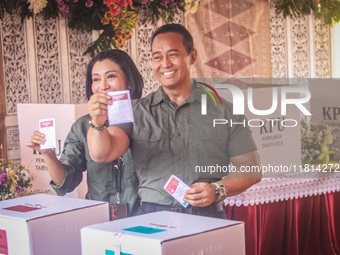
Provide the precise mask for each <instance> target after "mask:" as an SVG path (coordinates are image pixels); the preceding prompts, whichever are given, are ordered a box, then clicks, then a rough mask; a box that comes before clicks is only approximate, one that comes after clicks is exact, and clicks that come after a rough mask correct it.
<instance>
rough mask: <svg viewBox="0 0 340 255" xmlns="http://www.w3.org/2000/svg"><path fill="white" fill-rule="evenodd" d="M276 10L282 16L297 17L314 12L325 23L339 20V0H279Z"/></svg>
mask: <svg viewBox="0 0 340 255" xmlns="http://www.w3.org/2000/svg"><path fill="white" fill-rule="evenodd" d="M276 11H277V13H278V14H280V13H282V14H283V16H284V17H287V16H289V17H291V18H297V17H302V16H305V15H310V14H312V13H314V15H315V16H316V17H317V18H320V19H323V20H324V22H326V23H327V24H333V23H339V22H340V1H339V0H320V1H319V0H279V1H278V2H277V5H276Z"/></svg>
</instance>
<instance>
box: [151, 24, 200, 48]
mask: <svg viewBox="0 0 340 255" xmlns="http://www.w3.org/2000/svg"><path fill="white" fill-rule="evenodd" d="M169 32H174V33H179V34H181V35H182V36H183V45H184V48H185V50H186V52H187V53H188V54H190V52H191V51H192V50H193V49H194V40H193V39H192V36H191V34H190V32H189V31H188V30H187V29H186V28H185V27H184V26H182V25H180V24H165V25H163V26H161V27H159V28H157V29H156V31H155V32H154V33H153V35H152V37H151V50H152V43H153V41H154V39H155V37H156V36H157V35H159V34H164V33H169Z"/></svg>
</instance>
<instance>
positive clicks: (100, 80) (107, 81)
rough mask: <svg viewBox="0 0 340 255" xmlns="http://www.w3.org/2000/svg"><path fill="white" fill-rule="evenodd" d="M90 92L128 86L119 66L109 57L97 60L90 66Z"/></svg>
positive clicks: (115, 89) (126, 87) (119, 88)
mask: <svg viewBox="0 0 340 255" xmlns="http://www.w3.org/2000/svg"><path fill="white" fill-rule="evenodd" d="M91 88H92V92H93V93H97V92H109V91H117V90H125V89H128V88H129V85H128V81H127V78H126V76H125V74H124V72H123V71H122V70H121V69H120V66H119V65H118V64H116V63H115V62H113V61H111V60H110V59H104V60H103V61H97V62H96V63H95V64H94V66H93V68H92V87H91Z"/></svg>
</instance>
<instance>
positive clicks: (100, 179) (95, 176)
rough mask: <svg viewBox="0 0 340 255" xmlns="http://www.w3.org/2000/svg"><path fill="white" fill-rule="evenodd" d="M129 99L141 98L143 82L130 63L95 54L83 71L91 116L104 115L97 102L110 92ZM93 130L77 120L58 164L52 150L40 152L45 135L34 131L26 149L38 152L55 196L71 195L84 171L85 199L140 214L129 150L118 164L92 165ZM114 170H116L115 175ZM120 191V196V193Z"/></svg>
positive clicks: (122, 56) (86, 120)
mask: <svg viewBox="0 0 340 255" xmlns="http://www.w3.org/2000/svg"><path fill="white" fill-rule="evenodd" d="M126 89H129V90H130V92H131V98H132V99H138V98H141V96H142V90H143V80H142V76H141V75H140V73H139V71H138V70H137V67H136V66H135V64H134V62H133V61H132V59H131V58H130V57H129V55H128V54H126V53H125V52H124V51H121V50H116V49H114V50H106V51H103V52H100V53H98V54H97V55H96V56H95V57H94V58H93V59H92V60H91V61H90V63H89V65H88V67H87V71H86V96H87V98H88V99H89V102H88V108H89V111H90V112H96V111H101V112H102V111H106V105H105V107H103V104H101V103H100V98H101V97H103V95H105V94H106V93H107V92H109V91H117V90H126ZM91 127H92V128H97V129H100V130H102V129H104V128H105V127H96V125H95V123H91V117H90V115H89V114H88V115H85V116H83V117H81V118H79V119H78V120H77V121H76V122H75V123H74V124H73V125H72V128H71V131H70V132H69V134H68V136H67V138H66V140H65V144H64V149H63V152H62V155H61V157H60V160H58V159H57V157H56V155H55V153H54V151H53V150H52V149H46V150H41V149H40V144H44V143H45V141H46V140H45V138H44V134H42V133H40V132H38V131H35V132H34V133H33V136H32V138H31V142H30V143H26V146H28V147H30V148H32V149H34V150H37V151H40V152H41V154H42V155H43V157H44V160H45V162H46V165H47V168H48V171H49V173H50V176H51V179H52V181H51V186H52V187H53V189H54V190H55V191H56V193H57V194H58V195H65V194H66V193H68V192H71V191H73V190H74V189H75V188H76V187H77V186H78V185H79V184H80V182H81V181H82V176H83V171H85V170H87V186H88V193H87V194H86V198H87V199H92V200H99V201H107V202H109V203H110V204H115V203H117V202H120V203H127V204H128V215H129V216H132V215H135V214H138V213H139V197H138V179H137V176H136V173H135V169H134V163H133V160H132V155H131V152H130V150H128V151H127V152H126V153H125V154H124V155H123V157H121V158H120V159H118V160H117V161H113V162H110V163H97V162H94V161H93V160H92V159H91V157H90V155H89V150H88V147H87V139H86V135H87V131H88V129H89V128H91ZM117 167H118V168H119V170H118V171H117ZM119 191H120V192H119Z"/></svg>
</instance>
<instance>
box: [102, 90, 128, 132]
mask: <svg viewBox="0 0 340 255" xmlns="http://www.w3.org/2000/svg"><path fill="white" fill-rule="evenodd" d="M107 94H108V95H109V96H111V98H112V105H108V106H107V113H108V119H109V125H110V126H112V125H115V124H121V123H129V122H133V113H132V105H131V97H130V90H120V91H111V92H108V93H107Z"/></svg>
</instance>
